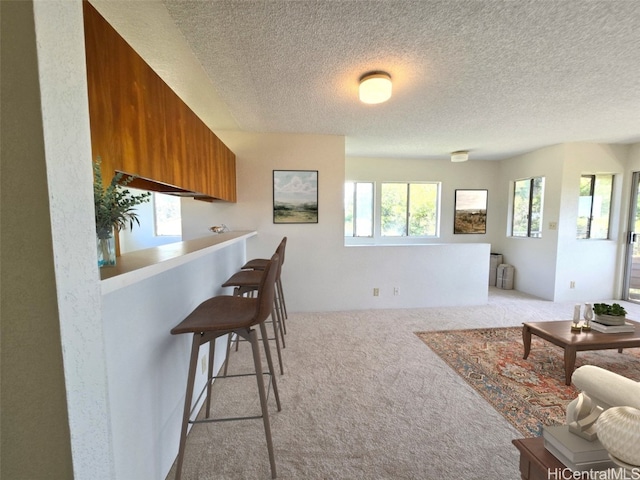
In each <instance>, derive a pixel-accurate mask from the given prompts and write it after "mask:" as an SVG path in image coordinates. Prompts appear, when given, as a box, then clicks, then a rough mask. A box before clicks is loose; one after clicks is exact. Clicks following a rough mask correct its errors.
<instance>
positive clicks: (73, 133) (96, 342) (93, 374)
mask: <svg viewBox="0 0 640 480" xmlns="http://www.w3.org/2000/svg"><path fill="white" fill-rule="evenodd" d="M34 18H35V26H36V38H37V46H38V69H39V76H40V91H41V97H42V118H43V126H44V140H45V155H46V163H47V184H48V188H49V202H50V211H51V231H52V238H53V256H54V262H55V273H56V288H57V295H58V309H59V315H60V329H61V336H62V347H63V358H64V371H65V383H66V391H67V405H68V411H69V428H70V432H71V448H72V455H73V470H74V478H76V479H78V480H80V479H94V478H114V465H113V455H112V453H113V450H112V444H111V431H110V425H109V401H108V387H107V377H106V364H105V351H104V343H103V330H102V320H101V315H100V276H99V273H98V260H97V254H96V240H95V223H94V212H93V189H92V167H91V161H90V159H91V144H90V135H89V110H88V100H87V80H86V67H85V54H84V27H83V20H82V2H80V1H79V0H75V1H68V0H59V1H54V0H46V1H45V0H38V1H35V2H34ZM26 261H28V259H26ZM34 287H35V286H34ZM33 354H34V355H37V351H34V352H33ZM42 400H43V401H46V394H43V395H42ZM34 454H35V455H37V454H38V452H34Z"/></svg>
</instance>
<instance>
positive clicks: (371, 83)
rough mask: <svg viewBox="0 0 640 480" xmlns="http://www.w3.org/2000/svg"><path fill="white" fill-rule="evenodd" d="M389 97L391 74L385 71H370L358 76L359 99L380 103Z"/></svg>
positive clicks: (364, 101)
mask: <svg viewBox="0 0 640 480" xmlns="http://www.w3.org/2000/svg"><path fill="white" fill-rule="evenodd" d="M390 98H391V75H389V74H388V73H386V72H370V73H365V74H364V75H363V76H362V77H360V101H361V102H362V103H369V104H375V103H382V102H386V101H387V100H389V99H390Z"/></svg>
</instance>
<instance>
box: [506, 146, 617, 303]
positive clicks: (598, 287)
mask: <svg viewBox="0 0 640 480" xmlns="http://www.w3.org/2000/svg"><path fill="white" fill-rule="evenodd" d="M628 156H629V147H628V146H624V145H602V144H593V143H574V144H563V145H556V146H552V147H547V148H543V149H540V150H537V151H535V152H531V153H528V154H525V155H521V156H518V157H515V158H512V159H508V160H503V161H501V162H500V164H501V169H500V179H501V180H500V181H501V183H502V184H503V185H510V187H509V189H508V190H505V194H506V195H507V196H508V197H510V196H511V195H512V194H511V190H512V185H513V182H514V181H515V180H518V179H521V178H528V177H533V176H544V177H545V194H544V209H543V230H542V238H512V237H509V236H508V231H509V225H508V217H509V205H508V203H506V204H503V208H504V211H503V212H502V213H501V221H502V225H501V227H500V228H501V230H502V231H503V232H505V237H503V239H502V240H501V241H499V243H500V245H501V247H500V248H501V249H502V250H503V252H502V253H503V254H504V255H505V258H504V261H505V262H506V263H511V264H513V265H514V266H515V272H516V273H515V283H514V287H515V288H516V289H517V290H520V291H523V292H526V293H530V294H532V295H536V296H538V297H541V298H545V299H548V300H555V301H566V300H576V301H579V302H584V301H594V300H597V299H603V298H619V295H620V290H619V283H620V278H621V275H622V273H621V269H620V248H621V247H620V245H621V242H622V241H623V240H622V239H623V235H622V234H621V232H622V231H623V229H624V227H623V223H624V217H625V213H624V212H625V202H627V198H628V193H627V192H628V191H629V190H628V189H627V188H625V187H624V185H625V183H626V182H627V181H628V180H626V179H625V175H624V171H625V165H626V164H627V162H628ZM583 173H614V174H616V175H618V177H617V179H616V184H615V187H614V198H613V202H612V210H613V214H612V219H611V240H577V239H576V225H577V213H578V210H577V204H578V196H579V181H580V175H581V174H583ZM550 222H557V230H553V229H551V228H550V227H549V226H550ZM621 229H622V230H621ZM571 281H575V282H576V288H575V289H571V288H569V284H570V282H571Z"/></svg>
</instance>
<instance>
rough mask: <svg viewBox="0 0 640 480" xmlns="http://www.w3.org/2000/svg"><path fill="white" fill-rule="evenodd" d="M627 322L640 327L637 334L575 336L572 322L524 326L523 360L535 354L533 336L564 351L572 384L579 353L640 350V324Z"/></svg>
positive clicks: (567, 375) (536, 323)
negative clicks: (639, 348)
mask: <svg viewBox="0 0 640 480" xmlns="http://www.w3.org/2000/svg"><path fill="white" fill-rule="evenodd" d="M627 322H629V323H633V324H634V325H635V326H636V328H635V331H634V332H633V333H601V332H596V331H595V330H591V331H590V332H581V333H574V332H572V331H571V323H572V322H571V320H561V321H559V322H533V323H524V324H523V327H522V342H523V343H524V357H523V358H527V357H528V356H529V352H530V351H531V335H535V336H536V337H540V338H542V339H543V340H546V341H547V342H551V343H553V344H554V345H557V346H558V347H561V348H563V349H564V376H565V383H566V384H567V385H571V375H573V370H574V368H575V366H576V353H577V352H585V351H589V350H611V349H616V348H617V349H618V352H620V353H622V349H623V348H633V347H640V323H638V322H634V321H632V320H629V319H627Z"/></svg>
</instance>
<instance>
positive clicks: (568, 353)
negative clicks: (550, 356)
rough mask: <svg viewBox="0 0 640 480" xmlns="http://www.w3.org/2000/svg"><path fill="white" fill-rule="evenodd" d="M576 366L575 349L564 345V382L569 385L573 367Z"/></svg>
mask: <svg viewBox="0 0 640 480" xmlns="http://www.w3.org/2000/svg"><path fill="white" fill-rule="evenodd" d="M575 367H576V349H575V348H570V347H565V349H564V383H565V385H571V377H572V376H573V369H574V368H575Z"/></svg>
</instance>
